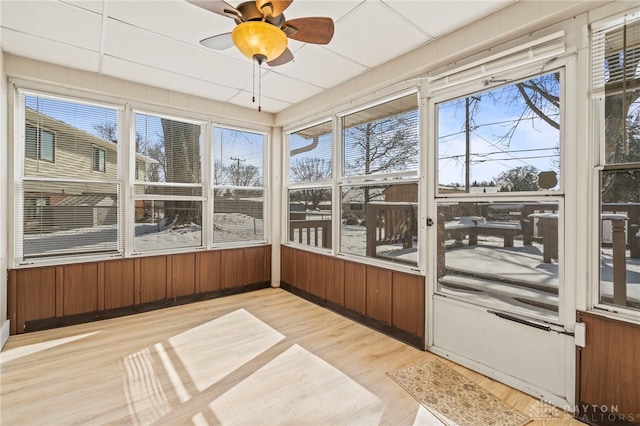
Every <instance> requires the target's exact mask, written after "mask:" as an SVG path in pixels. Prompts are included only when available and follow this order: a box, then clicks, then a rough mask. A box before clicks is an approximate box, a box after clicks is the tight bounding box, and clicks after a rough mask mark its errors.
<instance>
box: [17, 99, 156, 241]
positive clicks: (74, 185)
mask: <svg viewBox="0 0 640 426" xmlns="http://www.w3.org/2000/svg"><path fill="white" fill-rule="evenodd" d="M117 156H118V145H117V143H115V142H111V141H107V140H104V139H102V138H99V137H96V136H94V135H92V134H90V133H87V132H85V131H83V130H81V129H78V128H77V127H74V126H72V125H69V124H67V123H64V122H62V121H59V120H56V119H54V118H52V117H49V116H47V115H45V114H41V113H38V112H36V111H34V110H33V109H30V108H25V155H24V174H25V176H28V177H30V178H38V177H42V178H43V180H42V181H37V180H33V181H30V182H26V183H25V186H26V188H25V192H24V205H25V214H24V228H25V231H26V232H27V233H31V232H35V233H42V232H53V231H58V230H65V229H71V228H81V227H91V226H99V225H113V224H115V223H116V221H117V204H118V202H117V198H118V194H117V192H118V191H117V185H114V184H109V182H115V181H117V180H118V174H119V171H118V167H117ZM150 162H155V160H152V159H150V158H147V157H145V156H143V155H140V154H136V170H135V174H136V178H137V179H141V180H144V177H145V175H146V172H145V170H146V167H145V165H146V164H148V163H150ZM56 179H63V180H64V181H63V182H60V181H58V180H56ZM89 181H92V182H91V183H88V182H89ZM96 181H97V182H99V183H97V184H96V183H93V182H96ZM102 182H104V183H102ZM136 209H137V206H136ZM71 214H73V218H74V219H73V220H67V218H68V217H69V215H71Z"/></svg>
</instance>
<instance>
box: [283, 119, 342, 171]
mask: <svg viewBox="0 0 640 426" xmlns="http://www.w3.org/2000/svg"><path fill="white" fill-rule="evenodd" d="M332 147H333V132H332V122H331V121H327V122H324V123H322V124H318V125H316V126H313V127H309V128H306V129H304V130H299V131H297V132H295V133H291V134H290V135H289V182H291V183H300V182H319V181H328V180H331V164H332V160H331V159H332Z"/></svg>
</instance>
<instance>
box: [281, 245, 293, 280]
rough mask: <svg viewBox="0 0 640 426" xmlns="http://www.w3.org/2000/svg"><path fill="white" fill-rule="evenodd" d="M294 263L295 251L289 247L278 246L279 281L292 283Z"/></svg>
mask: <svg viewBox="0 0 640 426" xmlns="http://www.w3.org/2000/svg"><path fill="white" fill-rule="evenodd" d="M295 263H296V262H295V251H294V250H293V249H292V248H291V247H288V246H280V281H282V282H285V283H287V284H290V285H293V283H294V281H295Z"/></svg>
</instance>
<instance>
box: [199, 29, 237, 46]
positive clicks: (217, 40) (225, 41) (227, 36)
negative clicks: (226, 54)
mask: <svg viewBox="0 0 640 426" xmlns="http://www.w3.org/2000/svg"><path fill="white" fill-rule="evenodd" d="M200 44H201V45H203V46H204V47H208V48H209V49H214V50H225V49H228V48H230V47H231V46H233V39H232V38H231V33H223V34H218V35H214V36H212V37H207V38H205V39H203V40H200Z"/></svg>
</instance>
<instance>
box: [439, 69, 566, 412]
mask: <svg viewBox="0 0 640 426" xmlns="http://www.w3.org/2000/svg"><path fill="white" fill-rule="evenodd" d="M553 63H554V65H555V66H554V67H548V68H547V69H544V71H540V69H541V67H540V66H537V67H535V68H530V69H526V70H523V69H520V70H518V71H517V72H513V71H512V72H505V73H502V74H501V75H500V78H496V77H495V76H492V77H491V78H486V79H484V80H481V79H479V80H478V81H477V82H475V83H471V84H467V85H465V88H460V87H458V88H451V90H446V89H444V90H440V91H439V92H438V93H437V94H436V95H434V96H433V97H431V98H430V99H429V108H428V111H429V114H430V118H428V119H427V120H428V124H429V125H428V128H429V129H430V130H431V131H433V139H432V140H431V141H432V145H433V146H434V148H435V149H434V150H433V151H431V153H430V154H429V155H428V156H429V157H430V160H428V161H430V162H428V165H429V166H430V167H431V168H432V170H434V171H436V174H435V175H436V179H435V180H434V182H435V183H434V185H432V187H431V189H430V193H431V194H432V197H431V198H430V200H431V203H432V205H431V206H430V207H429V208H428V211H429V212H431V214H430V216H431V219H432V223H433V224H432V225H431V226H430V227H429V228H428V229H427V234H428V238H427V240H428V241H429V242H430V243H429V244H430V245H431V247H433V249H432V250H429V253H431V259H429V260H430V262H429V264H430V265H431V266H432V268H431V271H432V275H431V278H432V280H431V281H432V282H433V283H434V286H433V292H432V295H431V296H432V298H431V300H430V301H429V302H430V308H431V309H430V314H431V317H430V320H431V322H430V324H431V327H430V338H429V345H430V347H429V349H430V350H432V351H433V352H436V353H438V354H440V355H444V356H447V357H449V358H451V359H452V360H454V361H456V362H459V363H461V364H463V365H466V366H468V367H471V368H472V369H475V370H477V371H479V372H481V373H483V374H485V375H489V376H492V377H494V378H496V379H498V380H500V381H502V382H505V383H507V384H510V385H512V386H514V387H516V388H519V389H521V390H523V391H525V392H527V393H529V394H531V395H534V396H536V397H539V398H542V399H544V400H545V401H548V402H551V403H553V404H555V405H558V406H560V407H572V406H573V388H574V364H575V348H574V339H573V337H572V333H571V331H570V330H573V327H574V323H575V321H574V316H575V315H574V313H573V312H574V309H572V308H571V307H572V303H573V302H571V301H569V300H568V299H569V298H568V297H567V294H573V290H572V289H570V288H568V284H567V282H568V280H566V279H565V273H566V272H565V255H564V247H565V244H564V241H565V239H564V235H565V232H566V228H567V227H566V226H565V224H566V222H567V211H568V210H569V211H571V209H568V210H567V206H566V205H565V204H566V200H565V187H566V182H567V176H568V174H567V173H564V170H565V168H564V167H563V164H564V158H563V155H562V153H563V152H564V149H565V146H564V145H565V144H566V139H567V136H566V135H567V132H566V129H565V126H566V125H567V124H566V123H567V122H568V120H567V112H566V111H565V110H564V109H563V108H564V105H566V104H567V103H566V99H567V96H575V94H574V93H573V92H574V91H573V90H572V89H567V84H566V81H567V79H566V75H567V66H569V67H570V65H569V64H571V63H572V62H571V61H570V60H557V61H554V62H553Z"/></svg>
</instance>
